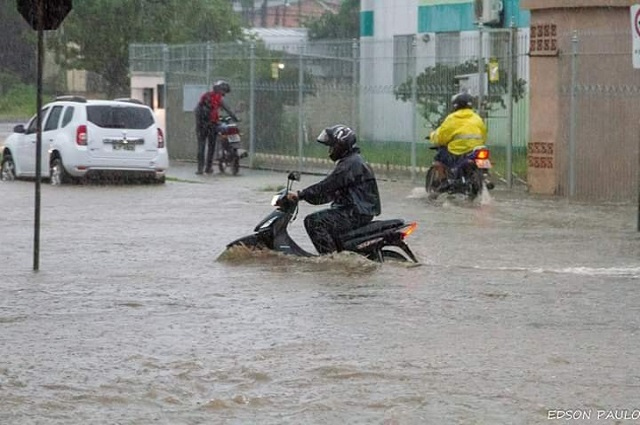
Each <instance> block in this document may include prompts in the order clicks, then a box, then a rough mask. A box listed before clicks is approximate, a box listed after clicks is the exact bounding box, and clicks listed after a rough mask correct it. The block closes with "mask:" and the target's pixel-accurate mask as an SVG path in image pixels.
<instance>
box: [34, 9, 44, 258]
mask: <svg viewBox="0 0 640 425" xmlns="http://www.w3.org/2000/svg"><path fill="white" fill-rule="evenodd" d="M36 7H37V15H38V18H37V19H38V53H37V55H38V58H37V62H38V64H37V76H36V81H37V82H36V85H37V89H36V90H37V92H36V114H37V118H36V119H37V122H38V125H37V129H38V131H37V133H36V193H35V217H34V221H33V227H34V231H33V270H34V271H38V270H40V179H41V177H42V171H41V170H40V167H41V165H40V164H41V163H42V73H43V69H44V64H43V62H44V30H43V28H44V0H39V1H38V5H37V6H36Z"/></svg>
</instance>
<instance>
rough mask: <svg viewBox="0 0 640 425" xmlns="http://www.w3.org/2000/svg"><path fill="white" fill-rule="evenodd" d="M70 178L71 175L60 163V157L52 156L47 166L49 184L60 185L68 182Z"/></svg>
mask: <svg viewBox="0 0 640 425" xmlns="http://www.w3.org/2000/svg"><path fill="white" fill-rule="evenodd" d="M70 180H71V177H70V176H69V174H68V173H67V170H65V169H64V165H62V159H61V158H54V160H53V161H51V166H50V167H49V181H50V183H51V185H52V186H60V185H61V184H65V183H69V181H70Z"/></svg>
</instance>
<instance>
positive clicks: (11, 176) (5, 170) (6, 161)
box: [0, 154, 16, 181]
mask: <svg viewBox="0 0 640 425" xmlns="http://www.w3.org/2000/svg"><path fill="white" fill-rule="evenodd" d="M15 179H16V164H15V163H14V162H13V158H12V157H11V155H9V154H7V155H5V156H4V157H3V158H2V171H0V180H2V181H13V180H15Z"/></svg>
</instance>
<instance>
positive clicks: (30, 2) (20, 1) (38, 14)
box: [16, 0, 72, 271]
mask: <svg viewBox="0 0 640 425" xmlns="http://www.w3.org/2000/svg"><path fill="white" fill-rule="evenodd" d="M71 2H72V0H16V4H17V7H18V12H20V14H21V15H22V17H23V18H24V19H25V20H26V21H27V23H28V24H29V25H30V26H31V28H33V29H34V30H36V31H38V56H37V57H38V60H37V63H38V71H37V83H36V84H37V95H36V114H37V116H36V119H37V123H38V125H37V129H38V132H37V134H36V193H35V217H34V232H33V270H34V271H38V270H39V269H40V179H41V177H42V176H41V170H40V167H41V165H40V163H41V162H42V112H41V110H42V71H43V62H44V47H43V45H44V41H43V40H44V35H43V31H45V30H54V29H56V28H58V27H59V26H60V24H61V23H62V21H63V20H64V18H65V17H66V16H67V14H68V13H69V11H70V10H71V7H72V6H71Z"/></svg>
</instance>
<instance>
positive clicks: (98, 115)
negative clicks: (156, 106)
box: [87, 105, 155, 130]
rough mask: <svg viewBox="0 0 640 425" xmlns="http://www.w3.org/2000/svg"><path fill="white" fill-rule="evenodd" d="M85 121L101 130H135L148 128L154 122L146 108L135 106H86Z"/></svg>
mask: <svg viewBox="0 0 640 425" xmlns="http://www.w3.org/2000/svg"><path fill="white" fill-rule="evenodd" d="M87 119H88V120H89V122H92V123H94V124H95V125H97V126H98V127H102V128H127V129H136V130H143V129H145V128H149V127H151V126H152V125H153V124H154V122H155V120H154V118H153V115H151V111H150V110H149V109H148V108H145V107H137V106H109V105H91V106H87Z"/></svg>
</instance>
